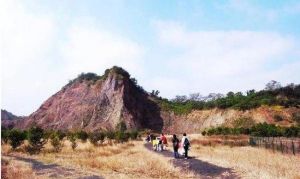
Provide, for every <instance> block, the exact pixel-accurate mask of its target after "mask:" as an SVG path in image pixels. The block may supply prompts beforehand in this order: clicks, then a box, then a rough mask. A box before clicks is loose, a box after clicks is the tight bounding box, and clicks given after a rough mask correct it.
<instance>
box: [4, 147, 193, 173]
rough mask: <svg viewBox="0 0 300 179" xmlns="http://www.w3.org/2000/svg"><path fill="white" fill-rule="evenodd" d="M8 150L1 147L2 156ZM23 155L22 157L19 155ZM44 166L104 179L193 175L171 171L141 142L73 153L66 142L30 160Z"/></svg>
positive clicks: (167, 161)
mask: <svg viewBox="0 0 300 179" xmlns="http://www.w3.org/2000/svg"><path fill="white" fill-rule="evenodd" d="M8 148H9V147H7V146H3V147H2V149H4V151H5V153H7V152H8V150H9V149H8ZM23 155H24V154H23ZM31 158H34V159H36V160H39V161H43V162H44V163H55V164H58V165H60V166H65V167H69V168H70V167H71V168H78V169H80V170H87V171H91V172H94V173H97V174H99V175H101V176H103V177H105V178H117V177H121V178H194V177H195V175H194V174H193V173H187V172H185V171H181V170H180V169H179V168H175V167H174V166H173V165H172V164H171V163H170V159H167V158H164V157H162V156H161V155H159V154H156V153H154V152H151V151H149V150H148V149H146V148H145V147H144V143H143V142H142V141H130V142H127V143H123V144H112V145H108V144H105V145H102V146H97V147H95V146H93V145H92V144H91V143H89V142H86V143H81V142H80V143H78V147H77V148H76V149H75V150H74V151H73V150H72V148H71V146H70V143H69V141H65V142H64V148H63V149H62V151H61V152H59V153H53V152H52V150H51V146H50V145H46V148H45V149H44V150H43V152H42V153H40V154H39V155H35V156H31Z"/></svg>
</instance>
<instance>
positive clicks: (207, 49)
mask: <svg viewBox="0 0 300 179" xmlns="http://www.w3.org/2000/svg"><path fill="white" fill-rule="evenodd" d="M156 28H157V32H158V38H159V40H160V42H161V45H162V46H169V47H172V48H174V51H179V52H180V53H179V54H176V56H175V57H171V58H172V59H171V60H169V63H170V66H171V67H172V68H173V69H177V71H181V72H182V73H181V74H184V75H181V76H173V78H174V79H177V80H181V81H182V85H187V86H188V89H187V90H186V92H193V91H200V92H202V93H206V94H207V93H209V92H223V93H224V92H227V91H229V90H242V91H245V90H247V89H251V88H256V89H261V88H263V85H264V84H265V83H266V82H267V81H269V80H272V79H275V80H283V81H282V82H285V83H287V82H293V80H292V79H290V77H291V76H293V75H294V76H296V75H297V72H296V71H297V70H300V69H299V65H296V66H294V69H295V68H296V69H297V70H293V71H289V69H288V68H286V67H277V68H276V67H271V69H266V67H267V66H272V65H274V64H276V63H279V64H281V63H283V64H285V63H287V64H290V63H289V62H288V61H287V62H285V61H284V60H287V58H288V57H289V56H291V55H297V54H296V52H297V51H298V50H299V49H298V50H297V49H296V47H297V45H296V42H295V40H293V38H292V37H288V36H283V35H281V34H278V33H275V32H255V31H188V30H186V29H185V27H184V26H183V25H181V24H176V23H174V22H172V23H168V22H157V23H156ZM298 57H299V54H298ZM270 74H272V75H270ZM293 79H294V80H296V78H293ZM170 80H171V81H172V79H170ZM289 80H290V81H289ZM298 80H299V79H298ZM163 85H164V84H161V86H163ZM157 88H158V89H160V88H159V87H157ZM161 88H163V87H161ZM173 91H174V90H173ZM162 94H166V95H167V96H168V97H172V96H169V95H168V94H173V93H172V90H170V91H169V90H167V91H162Z"/></svg>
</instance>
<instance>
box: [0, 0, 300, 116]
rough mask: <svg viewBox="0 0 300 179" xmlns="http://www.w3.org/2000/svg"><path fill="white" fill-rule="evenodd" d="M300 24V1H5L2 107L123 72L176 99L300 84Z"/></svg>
mask: <svg viewBox="0 0 300 179" xmlns="http://www.w3.org/2000/svg"><path fill="white" fill-rule="evenodd" d="M299 19H300V1H298V0H281V1H280V0H274V1H272V0H269V1H260V0H251V1H246V0H243V1H242V0H232V1H230V0H229V1H223V0H218V1H210V0H203V1H199V0H189V1H183V0H178V1H176V0H160V1H158V0H107V1H106V0H100V1H98V0H85V1H80V0H53V1H52V0H51V1H45V0H43V1H32V0H22V1H15V0H1V1H0V32H1V39H0V59H1V109H6V110H8V111H10V112H13V113H14V114H16V115H29V114H31V113H32V112H34V111H35V110H37V109H38V108H39V106H40V105H41V104H42V103H43V102H44V101H45V100H46V99H48V98H49V97H50V96H51V95H53V94H54V93H56V92H57V91H59V90H60V89H61V88H62V86H64V85H65V84H66V83H68V81H69V80H71V79H74V78H76V77H77V75H78V74H80V73H81V72H94V73H97V74H99V75H102V74H103V73H104V71H105V69H107V68H111V67H112V66H114V65H117V66H121V67H123V68H124V69H126V70H127V71H128V72H129V73H130V74H131V76H133V77H135V78H136V79H137V80H138V83H139V85H141V86H143V87H144V89H145V90H147V91H151V90H159V91H160V96H162V97H166V98H169V99H170V98H173V97H174V96H175V95H188V94H190V93H195V92H199V93H200V94H202V95H207V94H209V93H223V94H226V93H227V92H229V91H233V92H237V91H242V92H245V91H247V90H250V89H256V90H260V89H263V88H264V87H265V84H266V83H267V82H269V81H270V80H276V81H279V82H280V83H281V84H282V85H286V84H289V83H296V84H299V83H300V73H299V72H300V20H299Z"/></svg>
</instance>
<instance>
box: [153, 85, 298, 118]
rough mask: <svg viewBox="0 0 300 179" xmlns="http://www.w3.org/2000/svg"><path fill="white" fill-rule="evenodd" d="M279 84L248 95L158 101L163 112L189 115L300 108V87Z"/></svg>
mask: <svg viewBox="0 0 300 179" xmlns="http://www.w3.org/2000/svg"><path fill="white" fill-rule="evenodd" d="M277 83H278V82H275V81H271V82H269V83H268V84H267V85H266V88H265V89H264V90H260V91H255V90H249V91H247V92H246V94H243V93H242V92H237V93H234V92H229V93H227V94H226V95H222V94H214V93H211V94H210V95H209V96H207V97H202V96H200V95H199V94H197V93H196V94H191V95H190V97H189V98H188V97H187V96H185V95H184V96H176V98H175V99H172V100H168V99H163V98H160V97H157V98H156V101H157V102H158V103H159V104H160V106H161V108H162V109H163V110H167V111H173V112H175V114H187V113H189V112H191V111H192V110H203V109H212V108H219V109H228V108H232V109H237V110H248V109H253V108H257V107H260V106H262V105H268V106H275V105H280V106H284V107H286V108H287V107H297V108H299V106H300V85H294V84H290V85H287V86H285V87H281V86H280V85H279V84H277Z"/></svg>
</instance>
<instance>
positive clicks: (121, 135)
mask: <svg viewBox="0 0 300 179" xmlns="http://www.w3.org/2000/svg"><path fill="white" fill-rule="evenodd" d="M128 138H129V134H128V133H125V132H122V131H117V132H116V140H117V141H118V142H121V143H123V142H126V141H128Z"/></svg>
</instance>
